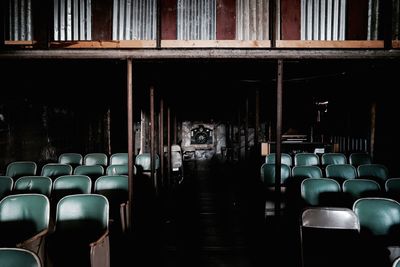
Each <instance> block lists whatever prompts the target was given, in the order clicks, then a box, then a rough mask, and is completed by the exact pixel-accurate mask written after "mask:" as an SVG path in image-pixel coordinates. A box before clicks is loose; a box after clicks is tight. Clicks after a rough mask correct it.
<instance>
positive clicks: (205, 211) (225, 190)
mask: <svg viewBox="0 0 400 267" xmlns="http://www.w3.org/2000/svg"><path fill="white" fill-rule="evenodd" d="M249 169H255V168H249V167H248V166H246V165H242V166H241V165H238V164H228V163H221V162H219V161H217V160H203V161H197V162H185V180H184V182H183V183H182V184H180V185H179V186H177V187H176V188H174V190H173V191H172V192H171V193H170V194H168V197H166V198H164V200H163V203H162V206H163V208H162V219H161V226H162V231H161V233H160V238H161V240H160V241H161V244H163V245H162V246H161V247H160V248H159V249H160V253H161V258H160V261H161V262H160V263H161V266H196V267H197V266H198V267H203V266H204V267H223V266H232V267H235V266H240V267H258V266H298V258H297V254H296V251H297V245H296V244H297V234H296V228H295V227H293V226H292V227H289V226H288V225H290V224H288V223H287V220H286V219H285V218H279V219H276V218H273V217H271V218H269V217H268V218H267V219H265V217H264V197H265V192H264V188H263V185H262V184H261V182H260V181H259V180H258V179H257V178H258V176H257V175H258V173H257V172H255V171H253V172H251V171H248V170H249ZM274 264H275V265H274Z"/></svg>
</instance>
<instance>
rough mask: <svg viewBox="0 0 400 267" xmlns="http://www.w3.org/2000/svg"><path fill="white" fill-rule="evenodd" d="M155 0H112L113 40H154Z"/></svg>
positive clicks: (155, 25) (155, 30)
mask: <svg viewBox="0 0 400 267" xmlns="http://www.w3.org/2000/svg"><path fill="white" fill-rule="evenodd" d="M156 27H157V0H114V4H113V40H155V39H156V32H157V28H156Z"/></svg>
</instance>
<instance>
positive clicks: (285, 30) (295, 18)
mask: <svg viewBox="0 0 400 267" xmlns="http://www.w3.org/2000/svg"><path fill="white" fill-rule="evenodd" d="M300 3H301V0H281V17H282V18H283V19H282V30H281V31H282V38H281V39H282V40H300V24H301V23H300V18H301V7H300Z"/></svg>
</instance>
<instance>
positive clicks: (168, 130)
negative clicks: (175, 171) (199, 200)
mask: <svg viewBox="0 0 400 267" xmlns="http://www.w3.org/2000/svg"><path fill="white" fill-rule="evenodd" d="M167 146H168V150H167V151H168V157H167V161H168V162H167V172H168V185H171V108H170V107H168V110H167Z"/></svg>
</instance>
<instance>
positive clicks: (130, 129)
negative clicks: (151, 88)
mask: <svg viewBox="0 0 400 267" xmlns="http://www.w3.org/2000/svg"><path fill="white" fill-rule="evenodd" d="M126 80H127V111H128V116H127V117H128V188H129V193H128V195H129V196H128V198H129V213H128V229H130V230H131V229H132V206H133V205H132V203H133V175H134V171H133V156H134V151H133V149H134V146H135V140H134V139H135V135H134V133H133V89H132V59H131V58H128V60H127V79H126Z"/></svg>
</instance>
